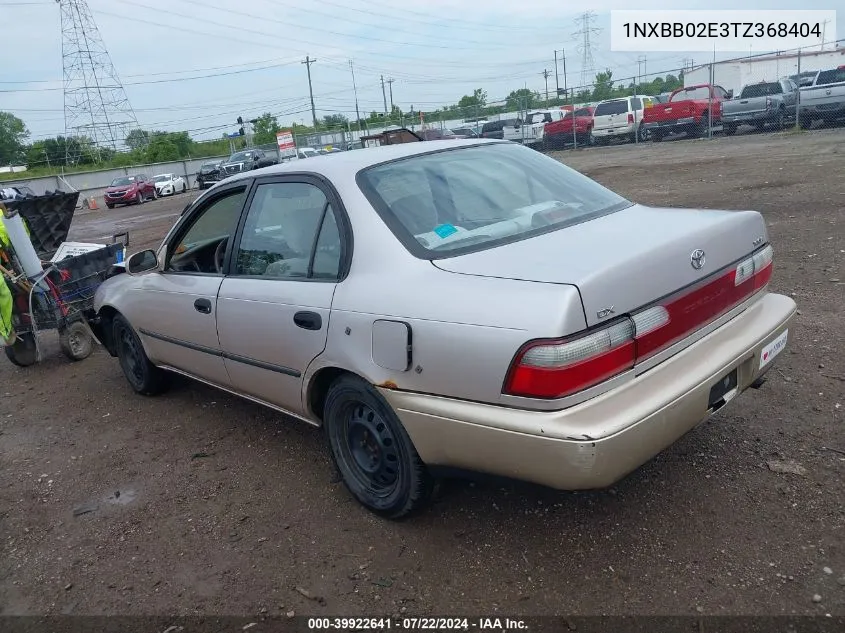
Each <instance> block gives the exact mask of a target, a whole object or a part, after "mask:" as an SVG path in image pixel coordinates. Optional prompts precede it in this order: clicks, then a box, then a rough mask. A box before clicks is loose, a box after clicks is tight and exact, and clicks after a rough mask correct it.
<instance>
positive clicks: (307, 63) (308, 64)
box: [302, 55, 317, 132]
mask: <svg viewBox="0 0 845 633" xmlns="http://www.w3.org/2000/svg"><path fill="white" fill-rule="evenodd" d="M316 61H317V60H316V59H311V58H310V57H309V56H308V55H306V56H305V61H304V62H302V63H303V64H305V68H306V69H307V70H308V93H309V94H310V95H311V118H312V119H313V121H314V131H315V132H316V131H317V110H316V109H315V108H314V90H313V88H312V87H311V64H313V63H314V62H316Z"/></svg>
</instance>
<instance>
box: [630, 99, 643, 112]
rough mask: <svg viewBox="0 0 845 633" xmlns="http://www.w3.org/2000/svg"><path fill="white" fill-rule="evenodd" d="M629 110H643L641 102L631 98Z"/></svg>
mask: <svg viewBox="0 0 845 633" xmlns="http://www.w3.org/2000/svg"><path fill="white" fill-rule="evenodd" d="M631 109H632V110H642V109H643V103H642V101H640V100H639V98H638V97H633V98H632V99H631Z"/></svg>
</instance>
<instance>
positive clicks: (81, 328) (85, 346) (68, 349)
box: [59, 321, 94, 361]
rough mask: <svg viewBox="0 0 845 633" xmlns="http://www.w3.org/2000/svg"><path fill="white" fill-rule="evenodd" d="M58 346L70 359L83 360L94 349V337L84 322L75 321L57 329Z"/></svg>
mask: <svg viewBox="0 0 845 633" xmlns="http://www.w3.org/2000/svg"><path fill="white" fill-rule="evenodd" d="M59 347H61V349H62V353H63V354H64V355H65V356H67V357H68V358H69V359H70V360H73V361H77V360H84V359H86V358H88V357H89V356H90V355H91V353H92V352H93V351H94V339H93V338H92V337H91V332H90V331H89V330H88V328H87V327H86V326H85V324H84V323H82V322H81V321H75V322H73V323H71V324H70V325H69V326H68V327H66V328H64V329H62V330H60V331H59Z"/></svg>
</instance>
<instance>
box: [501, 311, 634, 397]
mask: <svg viewBox="0 0 845 633" xmlns="http://www.w3.org/2000/svg"><path fill="white" fill-rule="evenodd" d="M633 335H634V326H633V323H632V322H631V320H630V319H627V318H625V319H621V320H619V321H617V322H616V323H614V324H613V325H611V326H609V327H605V328H602V329H600V330H597V331H594V332H588V333H587V334H585V335H583V336H579V337H576V338H572V339H567V340H563V341H561V340H556V339H551V340H541V341H532V342H530V343H528V344H527V345H525V346H524V347H523V348H522V349H521V350H520V351H519V352H518V353H517V355H516V358H515V359H514V363H513V365H512V367H511V371H510V373H509V374H508V378H507V380H506V382H505V392H507V393H509V394H512V395H516V396H527V397H530V398H561V397H563V396H567V395H570V394H573V393H576V392H578V391H581V390H583V389H586V388H588V387H592V386H593V385H597V384H599V383H600V382H604V381H605V380H607V379H608V378H610V377H612V376H615V375H616V374H619V373H621V372H623V371H625V370H626V369H630V368H631V367H633V366H634V361H635V360H636V355H635V351H636V350H635V348H634V336H633Z"/></svg>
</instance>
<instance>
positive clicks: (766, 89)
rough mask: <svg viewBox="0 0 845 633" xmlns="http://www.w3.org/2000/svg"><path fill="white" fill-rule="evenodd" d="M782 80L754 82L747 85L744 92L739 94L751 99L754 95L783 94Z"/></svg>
mask: <svg viewBox="0 0 845 633" xmlns="http://www.w3.org/2000/svg"><path fill="white" fill-rule="evenodd" d="M781 92H782V91H781V89H780V82H777V81H775V82H772V83H762V84H753V85H751V86H745V88H743V89H742V93H741V94H740V95H739V97H740V99H751V98H753V97H768V96H771V95H779V94H781Z"/></svg>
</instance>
